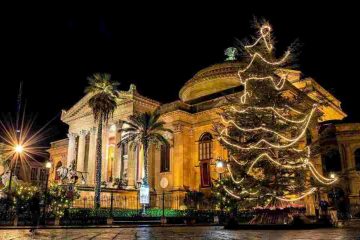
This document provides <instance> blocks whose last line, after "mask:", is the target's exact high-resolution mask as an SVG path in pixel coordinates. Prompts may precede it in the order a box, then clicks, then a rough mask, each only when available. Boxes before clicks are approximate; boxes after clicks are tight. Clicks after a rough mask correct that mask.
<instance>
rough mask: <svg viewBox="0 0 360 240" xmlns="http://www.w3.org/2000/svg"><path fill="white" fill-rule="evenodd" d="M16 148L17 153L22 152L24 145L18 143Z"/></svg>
mask: <svg viewBox="0 0 360 240" xmlns="http://www.w3.org/2000/svg"><path fill="white" fill-rule="evenodd" d="M14 149H15V152H17V153H22V152H23V151H24V147H23V146H21V145H16V146H15V148H14Z"/></svg>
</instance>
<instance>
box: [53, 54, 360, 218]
mask: <svg viewBox="0 0 360 240" xmlns="http://www.w3.org/2000/svg"><path fill="white" fill-rule="evenodd" d="M238 69H239V62H237V61H226V62H223V63H220V64H215V65H212V66H210V67H207V68H205V69H202V70H201V71H199V72H198V73H196V74H195V75H194V77H193V78H192V79H190V80H189V81H188V82H186V83H185V85H184V86H183V87H182V88H181V90H180V92H179V98H180V99H179V100H177V101H174V102H171V103H167V104H160V103H159V102H157V101H156V100H153V99H149V98H147V97H144V96H142V95H140V94H139V93H138V92H137V91H136V87H135V86H134V85H131V86H130V89H129V90H128V91H120V92H119V94H120V100H118V107H117V109H116V110H115V112H114V116H113V118H112V119H110V121H109V123H108V125H107V126H105V127H104V129H103V134H102V141H103V149H102V159H103V162H102V180H103V181H104V182H103V184H104V185H103V187H104V188H103V194H102V196H103V197H106V196H109V194H110V192H114V191H115V192H116V194H118V195H119V196H129V197H131V196H133V197H135V196H136V195H137V192H138V191H137V190H138V186H139V183H140V182H141V179H142V177H143V176H144V168H143V159H142V154H141V150H140V151H133V150H131V149H130V148H129V147H128V146H126V145H121V146H118V145H117V143H118V142H119V141H120V139H121V133H120V131H119V130H120V129H121V128H122V127H124V126H122V125H121V122H122V121H121V120H127V118H128V116H130V115H132V114H134V113H139V112H146V111H150V112H151V111H154V110H155V109H157V108H160V111H161V113H162V115H161V118H162V120H164V121H165V122H166V127H168V128H171V129H172V130H173V134H172V135H169V136H167V137H168V138H169V139H170V141H171V143H172V144H171V146H170V147H169V148H166V147H162V148H160V149H157V148H155V147H152V148H151V149H150V154H149V166H150V167H149V183H150V187H151V191H152V192H154V193H161V192H162V191H163V189H162V188H161V186H160V181H161V179H163V178H166V179H167V180H168V186H167V187H166V189H165V191H167V193H169V194H170V195H171V196H172V197H173V198H172V201H171V203H170V205H169V207H176V208H181V207H183V205H184V204H183V198H184V195H185V192H186V191H189V190H192V191H200V192H204V193H205V194H206V193H209V192H210V191H211V185H212V181H213V179H217V178H219V174H217V173H216V171H215V161H216V159H218V158H221V159H226V158H227V152H226V150H225V149H224V148H223V147H222V146H221V145H220V144H219V142H218V141H217V140H216V136H215V135H214V132H213V124H214V122H217V121H219V115H218V113H219V111H221V108H222V107H223V106H226V105H227V104H228V103H229V102H228V96H235V97H236V96H238V95H239V96H240V95H241V94H242V86H241V85H240V82H239V79H238V75H237V71H238ZM279 74H286V76H287V84H288V88H287V89H288V90H289V91H290V92H292V93H293V94H295V95H296V94H305V95H306V96H307V97H306V102H305V103H304V104H313V103H318V104H319V109H318V110H319V111H318V112H319V116H320V118H319V122H325V121H329V120H342V119H343V118H344V117H346V114H345V113H344V112H343V111H342V109H341V106H340V104H341V103H340V101H339V100H337V99H336V98H335V97H334V96H332V95H331V94H330V93H329V92H328V91H326V90H325V89H324V88H322V87H321V86H320V85H319V84H318V83H317V82H316V81H315V80H314V79H312V78H303V77H302V74H301V72H299V71H294V70H285V69H284V70H281V71H279ZM90 98H91V95H89V94H88V95H86V96H84V97H83V98H82V99H81V100H80V101H79V102H78V103H76V104H75V105H74V106H73V107H71V108H70V109H69V110H67V111H63V112H62V115H61V120H62V121H63V122H64V123H66V124H68V126H69V132H68V138H67V139H63V140H60V141H57V142H53V143H51V148H50V149H49V152H50V156H51V160H52V161H53V166H54V169H53V170H52V171H51V176H50V179H51V180H58V179H59V176H58V174H57V172H56V169H57V168H59V167H61V166H67V167H69V165H70V164H71V163H72V162H75V163H76V169H77V171H78V172H79V174H80V175H81V176H82V178H81V179H82V181H79V182H78V184H79V189H82V198H83V199H85V198H89V196H91V195H93V187H94V179H95V148H96V147H95V145H96V124H95V123H94V120H93V115H92V111H91V109H90V107H89V106H88V100H89V99H90ZM319 126H320V125H319V123H318V122H315V123H314V124H312V127H311V129H310V131H309V135H310V137H311V138H312V139H313V141H316V140H317V139H318V138H319V134H318V132H319V131H318V130H319ZM350 128H351V127H350ZM308 137H309V136H308ZM339 141H348V140H345V139H340V140H339ZM349 141H350V140H349ZM351 159H353V158H351ZM344 161H345V162H348V161H350V158H349V157H347V158H346V159H345V160H344ZM351 161H353V160H351ZM313 162H314V165H315V166H316V167H317V168H318V170H319V171H320V172H322V171H323V164H322V163H323V162H322V159H321V157H318V158H316V159H313ZM356 174H357V173H356ZM120 179H121V180H122V181H123V182H124V183H125V185H124V186H122V187H121V189H119V187H117V186H115V185H116V184H114V183H116V182H117V181H119V180H120ZM115 189H116V190H115ZM356 191H358V190H356V189H354V194H355V192H356ZM358 194H359V193H357V196H358ZM79 204H81V202H80V203H79ZM158 204H159V203H158V201H157V200H156V201H154V203H153V206H158ZM135 205H136V204H135ZM306 205H307V208H309V209H311V210H310V213H313V212H314V208H315V205H314V199H313V198H311V199H310V198H309V200H306ZM132 206H134V204H132Z"/></svg>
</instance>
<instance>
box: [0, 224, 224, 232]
mask: <svg viewBox="0 0 360 240" xmlns="http://www.w3.org/2000/svg"><path fill="white" fill-rule="evenodd" d="M204 226H206V227H211V226H222V225H219V224H164V225H162V224H128V225H126V224H123V225H116V224H113V225H84V226H81V225H74V226H54V225H49V226H42V225H39V226H38V227H37V229H86V228H138V227H204ZM31 228H32V227H31V226H0V231H1V230H5V229H31Z"/></svg>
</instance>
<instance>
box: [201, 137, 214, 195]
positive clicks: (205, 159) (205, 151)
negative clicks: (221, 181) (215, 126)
mask: <svg viewBox="0 0 360 240" xmlns="http://www.w3.org/2000/svg"><path fill="white" fill-rule="evenodd" d="M198 151H199V155H198V158H199V165H200V184H201V187H202V188H208V187H211V173H210V163H211V159H212V158H213V137H212V135H211V134H210V133H208V132H205V133H203V134H202V135H201V137H200V139H199V144H198Z"/></svg>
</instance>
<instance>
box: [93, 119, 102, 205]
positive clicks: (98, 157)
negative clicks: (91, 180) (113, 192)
mask: <svg viewBox="0 0 360 240" xmlns="http://www.w3.org/2000/svg"><path fill="white" fill-rule="evenodd" d="M102 124H103V122H102V117H101V118H99V126H98V132H97V139H96V176H95V202H94V206H95V209H98V208H100V192H101V160H102Z"/></svg>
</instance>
